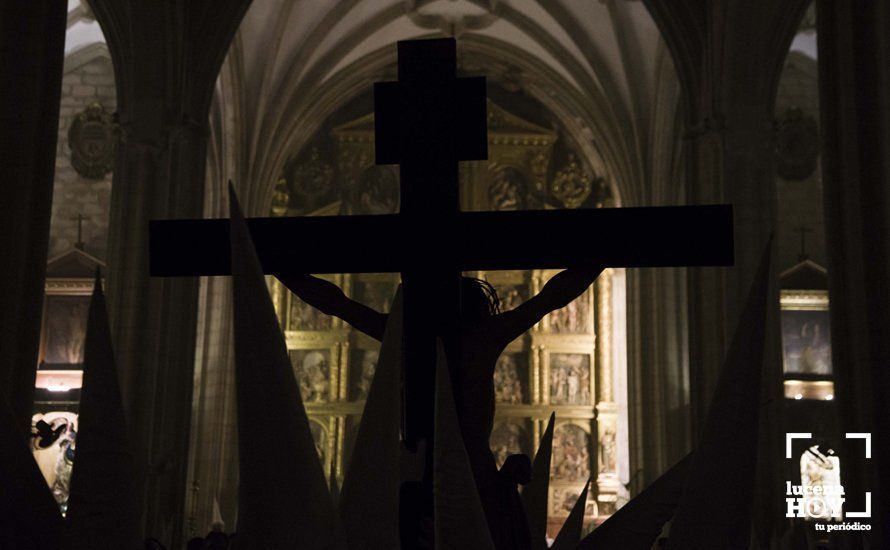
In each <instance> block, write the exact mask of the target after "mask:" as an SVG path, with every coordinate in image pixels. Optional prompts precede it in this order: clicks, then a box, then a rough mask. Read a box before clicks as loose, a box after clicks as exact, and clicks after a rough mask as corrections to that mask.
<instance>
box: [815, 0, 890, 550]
mask: <svg viewBox="0 0 890 550" xmlns="http://www.w3.org/2000/svg"><path fill="white" fill-rule="evenodd" d="M816 7H817V12H816V13H817V26H818V47H819V95H820V104H821V105H820V111H821V125H822V128H821V130H822V143H823V148H822V174H823V185H824V193H825V224H826V248H827V252H828V275H829V292H830V295H831V344H832V363H833V365H834V371H835V384H836V398H837V405H838V407H839V410H840V413H841V425H842V426H843V430H842V431H843V432H867V433H871V434H872V458H871V459H870V460H869V459H866V458H865V457H864V443H863V441H862V440H861V439H860V440H856V439H849V440H845V442H844V445H843V447H842V452H843V455H842V456H843V458H842V459H841V460H842V464H843V466H842V469H841V473H842V476H843V477H842V482H843V484H844V487H845V489H846V493H847V494H846V497H847V502H846V505H845V510H856V511H859V510H862V509H863V505H864V503H863V500H864V498H863V493H864V492H865V491H871V493H872V496H871V505H872V517H871V519H864V520H862V521H863V522H868V523H870V524H871V526H872V531H871V532H870V533H869V536H868V539H869V542H870V543H871V546H870V547H871V548H883V547H886V546H887V542H888V538H890V533H888V526H890V503H888V502H887V499H888V498H890V437H888V432H887V427H888V426H890V406H888V403H887V398H888V395H890V338H888V331H890V222H888V220H890V92H888V90H890V43H888V39H887V36H888V35H890V9H888V6H887V5H886V3H885V2H865V1H860V2H830V1H825V0H819V1H818V2H817V5H816ZM851 519H852V518H851Z"/></svg>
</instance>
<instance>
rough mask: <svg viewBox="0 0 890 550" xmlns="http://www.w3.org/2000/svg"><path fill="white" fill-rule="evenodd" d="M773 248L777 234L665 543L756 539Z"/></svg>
mask: <svg viewBox="0 0 890 550" xmlns="http://www.w3.org/2000/svg"><path fill="white" fill-rule="evenodd" d="M771 251H772V238H770V241H769V243H767V246H766V250H765V251H764V252H763V255H762V256H761V260H760V267H758V269H757V274H756V275H755V276H754V281H753V283H752V285H751V291H750V292H749V294H748V299H747V302H746V304H745V309H744V311H743V312H742V315H741V317H740V318H739V324H738V327H737V328H736V331H735V335H734V336H733V339H732V344H731V345H730V347H729V350H728V351H727V354H726V360H725V363H724V365H723V370H722V372H721V373H720V378H719V379H718V381H717V387H716V389H715V391H714V396H713V398H712V399H711V406H710V408H709V409H708V416H707V418H706V420H705V426H704V434H703V437H702V440H701V443H700V444H699V447H698V448H697V449H695V451H694V452H693V454H692V465H691V466H690V470H689V472H690V474H689V477H688V478H687V481H686V486H685V488H684V489H683V494H682V496H681V497H680V503H679V505H678V507H677V512H676V514H675V515H674V520H673V523H672V524H671V532H670V537H669V539H668V548H671V549H677V550H679V549H682V550H694V549H697V548H747V547H748V545H749V544H750V543H751V536H750V529H751V512H752V506H753V491H754V483H755V473H756V460H757V435H758V417H759V413H760V386H761V372H762V370H763V348H764V339H765V331H766V308H767V301H768V297H769V274H770V269H769V268H770V254H771ZM727 472H731V473H732V474H731V475H726V473H727ZM715 511H719V512H718V513H715Z"/></svg>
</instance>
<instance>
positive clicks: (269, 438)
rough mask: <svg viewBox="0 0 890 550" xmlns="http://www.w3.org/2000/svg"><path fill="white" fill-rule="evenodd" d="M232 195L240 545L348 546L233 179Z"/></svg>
mask: <svg viewBox="0 0 890 550" xmlns="http://www.w3.org/2000/svg"><path fill="white" fill-rule="evenodd" d="M229 201H230V202H229V208H230V212H231V222H230V224H229V227H230V238H231V247H232V289H233V295H234V332H235V379H236V382H237V407H238V453H239V468H240V469H239V471H240V487H239V492H238V509H239V517H238V536H237V537H236V538H235V547H236V548H238V549H245V550H247V549H250V550H253V549H257V548H317V549H335V548H336V549H344V548H346V541H345V537H344V535H343V531H342V527H341V525H340V519H339V517H338V516H337V512H336V509H335V508H334V504H333V502H332V500H331V494H330V492H329V491H328V485H327V482H326V481H325V476H324V471H323V469H322V465H321V463H320V461H319V459H318V454H317V453H316V451H315V443H314V442H313V439H312V433H311V432H310V431H309V419H308V418H307V417H306V410H305V408H304V407H303V400H302V398H301V396H300V391H299V388H298V387H297V382H296V379H295V378H294V373H293V368H292V366H291V363H290V360H289V359H288V355H287V348H286V346H285V342H284V337H283V336H282V334H281V329H280V327H279V325H278V319H277V317H276V316H275V308H274V307H273V306H272V300H271V299H270V298H269V292H268V289H267V288H266V280H265V277H264V276H263V271H262V269H261V267H260V263H259V260H258V259H257V255H256V250H255V249H254V246H253V241H252V240H251V237H250V232H249V229H248V227H247V223H246V222H245V220H244V216H243V215H242V213H241V208H240V206H239V204H238V198H237V197H236V196H235V191H234V188H233V187H232V184H231V182H229ZM288 465H290V466H288Z"/></svg>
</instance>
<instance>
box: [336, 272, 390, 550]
mask: <svg viewBox="0 0 890 550" xmlns="http://www.w3.org/2000/svg"><path fill="white" fill-rule="evenodd" d="M401 368H402V293H401V287H400V288H399V290H398V291H397V292H396V296H395V299H394V301H393V304H392V308H391V311H390V313H389V316H388V318H387V322H386V330H385V331H384V333H383V344H382V346H381V348H380V355H379V358H378V360H377V368H376V369H375V372H374V378H373V380H372V381H371V388H370V390H369V391H368V399H367V401H366V402H365V410H364V412H363V413H362V419H361V424H360V425H359V429H358V434H357V435H356V439H355V446H354V450H353V451H352V457H351V458H350V461H349V467H348V469H347V470H346V477H345V478H344V479H343V487H342V489H341V490H340V518H341V520H342V521H343V526H344V527H345V529H346V539H347V541H348V542H349V547H350V548H392V549H397V548H399V464H400V462H399V459H400V455H401V449H400V443H399V421H400V415H401V398H400V390H399V383H400V375H401Z"/></svg>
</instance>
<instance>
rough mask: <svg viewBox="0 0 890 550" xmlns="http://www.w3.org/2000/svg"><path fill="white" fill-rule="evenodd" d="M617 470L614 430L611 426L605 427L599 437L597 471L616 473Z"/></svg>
mask: <svg viewBox="0 0 890 550" xmlns="http://www.w3.org/2000/svg"><path fill="white" fill-rule="evenodd" d="M617 469H618V460H617V442H616V440H615V430H614V428H612V427H611V426H607V427H606V428H605V429H604V430H603V434H602V436H601V437H600V444H599V470H600V472H616V471H617Z"/></svg>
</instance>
